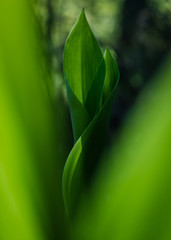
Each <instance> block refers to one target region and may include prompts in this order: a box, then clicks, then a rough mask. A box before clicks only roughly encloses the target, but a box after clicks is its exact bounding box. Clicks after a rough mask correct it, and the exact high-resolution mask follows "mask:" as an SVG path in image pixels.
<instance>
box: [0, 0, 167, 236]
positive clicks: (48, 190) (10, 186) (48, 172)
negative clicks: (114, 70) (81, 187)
mask: <svg viewBox="0 0 171 240" xmlns="http://www.w3.org/2000/svg"><path fill="white" fill-rule="evenodd" d="M31 3H33V5H31ZM32 6H33V8H34V13H33V11H32ZM170 6H171V4H170V1H166V0H164V1H160V2H159V1H156V0H149V1H147V0H146V1H145V0H142V1H135V0H125V1H119V0H116V1H109V0H103V1H102V0H99V1H90V0H88V1H74V0H70V1H69V0H63V1H62V0H60V1H59V0H55V1H53V0H51V1H50V0H47V1H45V0H35V1H34V0H32V1H26V0H8V1H0V239H2V240H9V239H16V240H20V239H28V240H34V239H35V240H39V239H41V240H43V239H48V240H49V239H83V240H84V239H87V240H88V239H98V240H99V239H117V240H120V239H122V240H123V239H124V240H128V239H131V240H134V239H136V240H137V239H161V240H163V239H164V240H165V239H166V240H169V239H170V238H171V230H170V229H171V226H170V223H171V206H170V202H171V194H170V183H171V179H170V170H171V166H170V159H171V152H170V142H171V135H170V134H171V110H170V109H171V108H170V103H171V94H170V92H171V82H170V79H171V72H170V71H171V70H170V62H171V59H170V57H169V58H168V60H167V62H166V63H165V61H164V59H165V58H166V56H167V55H168V54H169V52H170V51H169V50H170V47H171V41H170V40H171V32H170V29H171V28H170V26H171V14H170V11H171V7H170ZM82 7H86V11H87V13H88V19H89V21H90V22H91V23H92V24H91V25H92V27H93V26H94V27H93V30H94V32H95V34H96V36H97V38H98V39H99V41H100V44H101V45H102V46H104V45H108V46H109V47H111V48H114V49H115V50H116V53H115V54H116V55H117V57H118V61H119V66H120V72H121V81H120V86H119V91H118V96H117V98H116V104H115V105H114V110H113V118H112V123H111V133H113V128H115V131H116V130H118V133H117V135H115V140H114V142H113V143H111V145H110V146H111V147H112V150H111V151H110V153H109V155H107V154H106V155H105V157H104V159H103V160H102V165H101V167H100V168H99V170H98V171H96V174H95V176H96V177H94V184H93V185H92V186H91V189H90V193H89V195H86V196H85V197H84V199H83V200H82V201H80V203H79V206H78V208H77V209H78V210H77V214H76V215H75V218H74V221H73V223H72V227H70V226H68V223H67V220H66V219H65V213H64V206H63V199H62V187H61V185H62V171H63V167H64V162H65V160H66V157H67V155H68V152H69V150H70V149H71V141H72V140H71V129H70V121H69V116H68V109H67V101H66V98H65V95H64V93H63V92H64V90H63V89H64V81H63V77H62V54H63V46H64V41H65V38H66V36H67V34H68V31H69V30H70V28H71V26H72V25H73V23H74V22H75V20H76V18H77V16H78V14H79V12H80V9H81V8H82ZM37 16H38V18H37ZM103 33H105V34H103ZM164 63H165V65H163V64H164ZM161 65H163V69H162V70H161V72H160V73H159V74H157V75H156V72H157V70H158V69H159V68H160V66H161ZM154 74H155V75H154ZM154 76H155V77H154ZM150 79H151V80H150ZM150 81H151V83H150V86H149V82H150ZM143 88H144V89H143ZM61 89H62V90H61ZM140 91H141V92H142V93H141V95H140V97H138V98H137V96H138V94H139V92H140ZM133 103H134V105H133ZM132 105H133V106H134V107H133V108H132ZM130 110H131V111H130ZM128 111H129V114H128ZM126 113H127V115H125V114H126ZM126 116H127V117H126ZM121 129H122V130H121ZM120 132H121V133H120ZM116 139H117V141H116Z"/></svg>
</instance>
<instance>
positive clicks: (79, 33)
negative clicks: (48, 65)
mask: <svg viewBox="0 0 171 240" xmlns="http://www.w3.org/2000/svg"><path fill="white" fill-rule="evenodd" d="M63 65H64V75H65V79H66V82H67V93H68V98H69V104H70V112H71V119H72V125H73V132H74V139H75V141H76V140H77V139H78V137H79V136H80V135H81V133H82V132H83V131H84V129H85V128H86V127H87V125H88V123H89V122H90V120H89V116H90V117H93V116H94V114H95V113H96V111H97V109H98V108H99V105H100V99H101V97H102V92H103V86H104V78H105V62H104V59H103V55H102V52H101V49H100V47H99V44H98V43H97V41H96V39H95V37H94V35H93V33H92V31H91V29H90V27H89V24H88V22H87V20H86V17H85V14H84V10H82V12H81V15H80V17H79V19H78V21H77V22H76V24H75V25H74V27H73V29H72V30H71V32H70V34H69V36H68V38H67V40H66V44H65V49H64V64H63ZM95 89H96V91H94V90H95ZM72 102H75V103H76V102H77V103H78V102H79V103H78V104H76V105H75V104H73V103H72ZM77 105H79V107H78V106H77ZM77 107H78V108H79V109H80V110H77ZM81 108H82V110H81ZM86 111H87V113H86ZM82 113H83V116H82ZM85 115H86V117H85V121H84V120H83V121H81V126H79V127H76V125H77V124H75V122H78V119H80V118H81V119H83V118H84V116H85ZM79 121H80V120H79Z"/></svg>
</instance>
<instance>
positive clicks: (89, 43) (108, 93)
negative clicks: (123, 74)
mask: <svg viewBox="0 0 171 240" xmlns="http://www.w3.org/2000/svg"><path fill="white" fill-rule="evenodd" d="M63 67H64V76H65V80H66V88H67V96H68V103H69V108H70V114H71V121H72V128H73V135H74V146H73V148H72V150H71V152H70V154H69V156H68V158H67V161H66V164H65V168H64V172H63V197H64V202H65V208H66V212H67V215H68V216H71V215H72V214H73V213H74V211H75V206H76V203H77V201H78V199H79V198H80V196H81V195H82V194H81V193H82V192H84V191H85V187H86V185H87V184H88V182H89V181H90V178H91V176H92V173H93V172H94V168H95V166H96V165H97V162H98V160H99V159H100V156H101V154H102V152H103V149H104V146H105V142H106V136H107V132H108V126H109V121H110V115H111V110H112V104H113V99H114V95H115V90H116V87H117V84H118V81H119V70H118V67H117V64H116V62H115V60H114V59H113V57H112V56H111V54H110V52H109V50H107V49H106V50H105V53H104V56H103V54H102V51H101V49H100V46H99V44H98V42H97V40H96V38H95V36H94V34H93V33H92V31H91V29H90V26H89V24H88V22H87V19H86V16H85V13H84V9H83V10H82V11H81V14H80V17H79V18H78V20H77V22H76V23H75V25H74V27H73V28H72V30H71V32H70V34H69V36H68V38H67V40H66V44H65V49H64V60H63Z"/></svg>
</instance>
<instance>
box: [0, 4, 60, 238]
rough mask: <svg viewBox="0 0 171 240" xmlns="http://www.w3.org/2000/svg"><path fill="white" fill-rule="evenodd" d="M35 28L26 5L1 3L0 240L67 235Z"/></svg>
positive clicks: (50, 110)
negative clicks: (64, 227)
mask: <svg viewBox="0 0 171 240" xmlns="http://www.w3.org/2000/svg"><path fill="white" fill-rule="evenodd" d="M34 28H35V25H34V18H33V16H32V13H31V10H30V6H29V3H28V2H27V1H25V0H9V1H0V29H1V30H0V239H1V240H9V239H16V240H27V239H28V240H40V239H41V240H42V239H48V240H49V239H56V238H58V237H59V239H62V235H63V236H64V233H65V231H63V225H64V224H63V219H62V214H63V212H62V209H63V208H62V203H61V197H62V196H61V185H60V184H61V180H60V177H61V167H60V165H59V161H60V159H59V157H60V156H61V155H60V153H59V150H60V149H59V147H58V140H59V139H60V140H61V138H60V136H59V131H58V128H57V126H59V124H60V122H59V120H58V119H56V117H55V115H54V112H55V111H54V107H53V104H52V100H51V99H49V93H48V90H47V88H46V85H45V81H46V79H44V78H45V76H48V74H44V73H45V72H46V69H44V68H42V67H43V65H42V64H41V63H42V58H43V56H42V55H41V54H40V52H41V49H40V48H39V46H40V43H39V41H38V39H37V38H36V35H35V31H34ZM61 124H62V122H61ZM60 151H61V150H60ZM60 224H61V225H60Z"/></svg>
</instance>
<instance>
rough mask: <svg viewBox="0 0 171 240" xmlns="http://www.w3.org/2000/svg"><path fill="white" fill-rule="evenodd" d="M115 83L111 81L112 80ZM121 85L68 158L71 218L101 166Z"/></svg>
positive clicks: (65, 183)
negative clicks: (109, 126) (94, 173)
mask: <svg viewBox="0 0 171 240" xmlns="http://www.w3.org/2000/svg"><path fill="white" fill-rule="evenodd" d="M105 60H106V64H110V66H111V68H107V70H108V71H110V73H109V72H107V76H111V77H114V75H113V73H115V74H116V76H117V77H118V78H117V83H118V80H119V73H118V72H119V71H118V68H115V64H116V63H115V61H114V59H113V58H112V56H111V55H110V54H108V55H107V56H106V58H105ZM116 70H117V71H116ZM111 72H112V73H111ZM112 80H113V79H110V81H112ZM117 83H115V85H113V89H112V90H111V92H110V94H109V97H108V99H107V100H106V102H105V103H104V105H103V106H102V108H101V110H100V111H99V112H98V113H97V114H96V116H95V117H94V119H93V120H92V121H91V122H90V124H89V125H88V127H87V128H86V129H85V131H84V132H83V134H82V135H81V137H80V138H79V139H78V141H77V142H76V143H75V145H74V147H73V149H72V151H71V153H70V155H69V156H68V159H67V162H66V165H65V168H64V173H63V196H64V201H65V207H66V210H67V213H68V215H72V213H73V212H74V211H75V206H76V204H77V200H78V198H80V196H81V194H82V192H84V191H85V184H88V182H89V181H90V178H91V175H92V172H94V168H95V167H97V166H96V165H97V163H98V160H99V158H100V156H101V154H102V152H103V150H104V146H105V141H106V136H107V131H108V125H109V121H110V114H111V110H112V104H113V98H114V95H115V90H116V87H117Z"/></svg>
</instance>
